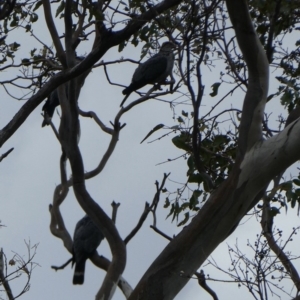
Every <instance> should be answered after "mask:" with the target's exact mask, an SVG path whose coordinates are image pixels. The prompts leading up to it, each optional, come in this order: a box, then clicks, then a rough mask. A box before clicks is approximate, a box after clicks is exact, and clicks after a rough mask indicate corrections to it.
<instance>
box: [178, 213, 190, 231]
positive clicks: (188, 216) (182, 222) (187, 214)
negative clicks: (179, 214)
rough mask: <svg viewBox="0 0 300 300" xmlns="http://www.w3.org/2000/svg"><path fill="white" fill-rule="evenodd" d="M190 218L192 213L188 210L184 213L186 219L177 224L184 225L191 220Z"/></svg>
mask: <svg viewBox="0 0 300 300" xmlns="http://www.w3.org/2000/svg"><path fill="white" fill-rule="evenodd" d="M189 218H190V213H189V212H186V213H185V214H184V219H183V220H182V221H181V222H180V223H179V224H178V225H177V226H178V227H179V226H182V225H184V224H185V223H186V222H187V221H188V220H189Z"/></svg>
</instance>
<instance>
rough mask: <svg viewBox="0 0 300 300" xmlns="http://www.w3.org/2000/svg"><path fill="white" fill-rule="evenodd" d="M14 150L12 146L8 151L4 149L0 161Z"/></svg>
mask: <svg viewBox="0 0 300 300" xmlns="http://www.w3.org/2000/svg"><path fill="white" fill-rule="evenodd" d="M13 150H14V148H10V149H9V150H8V151H6V152H5V153H3V154H2V155H1V156H0V162H1V161H2V160H3V159H4V158H5V157H6V156H7V155H8V154H9V153H10V152H12V151H13Z"/></svg>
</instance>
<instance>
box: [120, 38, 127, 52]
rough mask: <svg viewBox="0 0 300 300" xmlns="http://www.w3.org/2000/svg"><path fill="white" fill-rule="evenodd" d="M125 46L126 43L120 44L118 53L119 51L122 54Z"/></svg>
mask: <svg viewBox="0 0 300 300" xmlns="http://www.w3.org/2000/svg"><path fill="white" fill-rule="evenodd" d="M125 46H126V42H125V41H123V42H122V43H120V44H119V47H118V51H119V52H122V51H123V49H124V48H125Z"/></svg>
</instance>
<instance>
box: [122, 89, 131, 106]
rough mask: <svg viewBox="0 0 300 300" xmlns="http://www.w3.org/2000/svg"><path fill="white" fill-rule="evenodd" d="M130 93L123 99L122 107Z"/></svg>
mask: <svg viewBox="0 0 300 300" xmlns="http://www.w3.org/2000/svg"><path fill="white" fill-rule="evenodd" d="M130 93H131V92H130ZM130 93H129V94H127V95H126V96H125V97H124V99H123V101H122V102H121V104H120V107H122V106H123V104H124V103H125V101H126V100H127V98H128V97H129V95H130Z"/></svg>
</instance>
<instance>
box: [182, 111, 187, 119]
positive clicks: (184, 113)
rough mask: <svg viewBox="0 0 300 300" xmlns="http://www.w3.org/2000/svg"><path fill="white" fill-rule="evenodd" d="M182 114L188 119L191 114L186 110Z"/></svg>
mask: <svg viewBox="0 0 300 300" xmlns="http://www.w3.org/2000/svg"><path fill="white" fill-rule="evenodd" d="M181 114H182V115H183V116H184V117H186V118H187V117H188V116H189V114H188V113H187V112H185V111H184V110H183V111H182V112H181Z"/></svg>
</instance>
